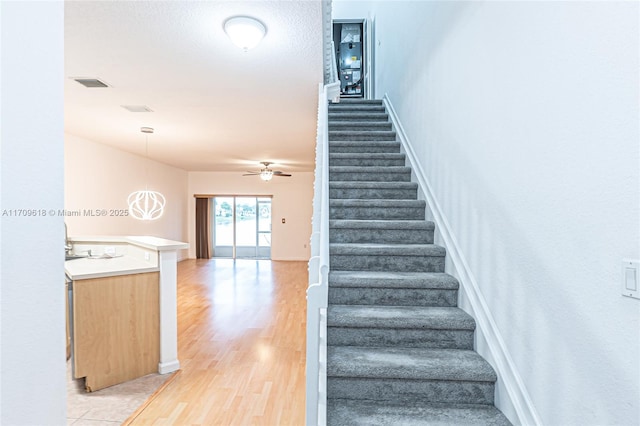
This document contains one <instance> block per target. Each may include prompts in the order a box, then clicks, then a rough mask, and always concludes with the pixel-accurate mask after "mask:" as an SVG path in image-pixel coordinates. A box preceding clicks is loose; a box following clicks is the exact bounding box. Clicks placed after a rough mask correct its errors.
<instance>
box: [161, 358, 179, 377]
mask: <svg viewBox="0 0 640 426" xmlns="http://www.w3.org/2000/svg"><path fill="white" fill-rule="evenodd" d="M178 370H180V361H178V360H177V359H176V360H174V361H171V362H160V363H158V373H160V374H169V373H173V372H174V371H178Z"/></svg>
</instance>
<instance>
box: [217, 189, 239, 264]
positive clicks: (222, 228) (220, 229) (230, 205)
mask: <svg viewBox="0 0 640 426" xmlns="http://www.w3.org/2000/svg"><path fill="white" fill-rule="evenodd" d="M213 205H214V221H213V242H214V243H213V255H214V257H234V253H233V248H234V246H235V242H234V235H235V234H234V232H233V228H234V226H233V218H234V215H233V211H234V206H235V203H234V200H233V197H214V199H213Z"/></svg>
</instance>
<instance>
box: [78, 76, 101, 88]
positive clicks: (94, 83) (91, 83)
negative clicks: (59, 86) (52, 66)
mask: <svg viewBox="0 0 640 426" xmlns="http://www.w3.org/2000/svg"><path fill="white" fill-rule="evenodd" d="M74 80H75V81H77V82H78V83H80V84H82V85H83V86H84V87H92V88H93V87H109V86H108V85H107V84H106V83H104V82H102V81H100V80H98V79H97V78H74Z"/></svg>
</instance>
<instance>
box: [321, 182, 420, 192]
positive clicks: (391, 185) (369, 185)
mask: <svg viewBox="0 0 640 426" xmlns="http://www.w3.org/2000/svg"><path fill="white" fill-rule="evenodd" d="M417 187H418V184H417V183H415V182H366V181H357V180H355V181H353V180H334V181H331V182H329V189H345V188H346V189H354V188H362V189H397V190H401V189H415V188H417Z"/></svg>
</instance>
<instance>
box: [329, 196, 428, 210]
mask: <svg viewBox="0 0 640 426" xmlns="http://www.w3.org/2000/svg"><path fill="white" fill-rule="evenodd" d="M329 206H331V207H391V208H394V207H404V208H406V207H426V203H425V202H424V200H378V199H356V198H354V199H333V200H329Z"/></svg>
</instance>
